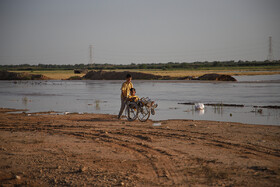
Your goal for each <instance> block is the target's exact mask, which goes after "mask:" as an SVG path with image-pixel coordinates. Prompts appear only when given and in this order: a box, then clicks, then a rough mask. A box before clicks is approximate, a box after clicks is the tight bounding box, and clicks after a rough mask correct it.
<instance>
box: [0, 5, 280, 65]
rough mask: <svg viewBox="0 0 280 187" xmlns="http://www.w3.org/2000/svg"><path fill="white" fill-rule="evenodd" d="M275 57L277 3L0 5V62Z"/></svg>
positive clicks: (279, 24)
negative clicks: (270, 48)
mask: <svg viewBox="0 0 280 187" xmlns="http://www.w3.org/2000/svg"><path fill="white" fill-rule="evenodd" d="M269 36H271V37H272V49H273V57H274V59H276V60H279V59H280V1H279V0H0V64H1V65H10V64H14V65H15V64H32V65H37V64H80V63H84V64H88V63H90V55H89V51H90V49H89V46H90V45H92V46H93V62H94V63H97V64H105V63H108V64H131V63H136V64H140V63H167V62H195V61H228V60H235V61H239V60H243V61H244V60H249V61H254V60H256V61H262V60H266V59H267V57H268V51H269Z"/></svg>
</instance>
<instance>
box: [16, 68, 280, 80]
mask: <svg viewBox="0 0 280 187" xmlns="http://www.w3.org/2000/svg"><path fill="white" fill-rule="evenodd" d="M114 71H116V72H120V71H133V72H140V73H149V74H153V75H156V76H170V77H187V76H191V77H192V76H193V77H199V76H202V75H204V74H212V73H217V74H226V75H231V76H242V75H275V74H280V69H277V68H276V69H273V70H271V69H270V70H267V69H240V70H238V69H232V70H229V69H220V70H219V69H217V70H139V69H130V70H114ZM13 72H17V73H20V72H25V73H30V74H42V75H44V76H46V77H49V78H51V79H53V80H65V79H69V78H70V77H75V76H77V77H83V76H84V75H85V73H81V74H75V73H74V71H73V70H53V71H13Z"/></svg>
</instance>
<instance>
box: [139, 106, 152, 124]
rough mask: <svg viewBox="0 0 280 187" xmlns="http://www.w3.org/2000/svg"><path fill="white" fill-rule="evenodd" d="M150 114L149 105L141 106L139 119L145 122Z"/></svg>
mask: <svg viewBox="0 0 280 187" xmlns="http://www.w3.org/2000/svg"><path fill="white" fill-rule="evenodd" d="M150 114H151V112H150V109H149V108H148V107H147V106H143V107H140V108H139V113H138V119H139V120H140V121H141V122H145V121H147V120H148V119H149V117H150Z"/></svg>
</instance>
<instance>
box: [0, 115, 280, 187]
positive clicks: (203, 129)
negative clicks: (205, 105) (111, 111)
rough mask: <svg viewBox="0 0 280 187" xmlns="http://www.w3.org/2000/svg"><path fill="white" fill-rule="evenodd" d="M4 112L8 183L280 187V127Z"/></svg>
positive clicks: (0, 119)
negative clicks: (133, 120) (144, 121)
mask: <svg viewBox="0 0 280 187" xmlns="http://www.w3.org/2000/svg"><path fill="white" fill-rule="evenodd" d="M11 110H12V109H0V135H1V136H0V139H1V140H0V160H1V162H0V184H1V185H4V186H5V185H28V186H32V185H35V186H38V185H46V186H54V185H60V186H62V185H68V186H81V185H97V186H198V185H200V186H209V185H214V186H279V183H280V149H279V147H280V146H279V145H280V127H279V126H269V125H247V124H240V123H230V122H215V121H194V120H167V121H159V122H157V123H160V126H153V123H154V122H152V121H148V122H146V123H141V122H138V121H135V122H128V121H126V120H124V119H122V120H117V119H116V116H113V115H105V114H70V115H39V116H32V115H31V116H28V115H27V114H25V113H17V114H11V113H7V112H11Z"/></svg>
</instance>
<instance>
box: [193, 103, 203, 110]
mask: <svg viewBox="0 0 280 187" xmlns="http://www.w3.org/2000/svg"><path fill="white" fill-rule="evenodd" d="M194 107H195V110H204V104H203V103H195V104H194Z"/></svg>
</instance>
